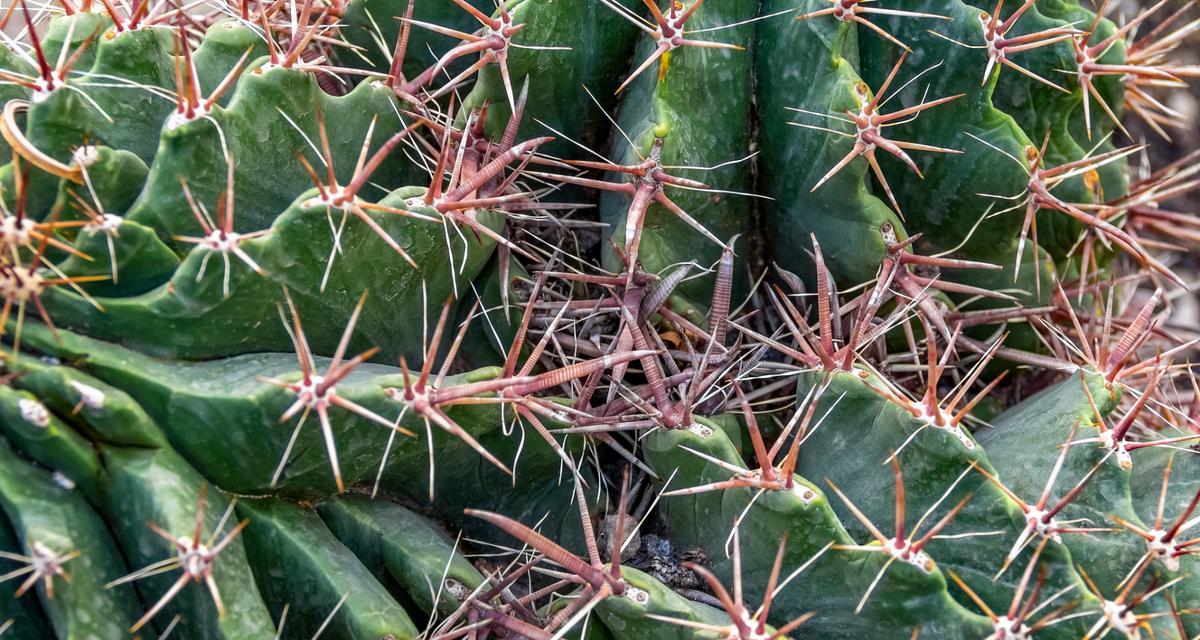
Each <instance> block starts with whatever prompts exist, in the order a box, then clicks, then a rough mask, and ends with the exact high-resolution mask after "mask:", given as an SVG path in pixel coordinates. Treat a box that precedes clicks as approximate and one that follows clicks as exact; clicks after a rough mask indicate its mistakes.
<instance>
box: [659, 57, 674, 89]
mask: <svg viewBox="0 0 1200 640" xmlns="http://www.w3.org/2000/svg"><path fill="white" fill-rule="evenodd" d="M670 66H671V52H670V51H667V52H665V53H663V54H662V57H660V58H659V59H658V81H659V82H662V81H663V79H665V78H666V77H667V67H670Z"/></svg>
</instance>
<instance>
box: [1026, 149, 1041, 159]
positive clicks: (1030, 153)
mask: <svg viewBox="0 0 1200 640" xmlns="http://www.w3.org/2000/svg"><path fill="white" fill-rule="evenodd" d="M1037 156H1038V150H1037V149H1036V148H1034V147H1025V159H1026V160H1033V159H1034V158H1037Z"/></svg>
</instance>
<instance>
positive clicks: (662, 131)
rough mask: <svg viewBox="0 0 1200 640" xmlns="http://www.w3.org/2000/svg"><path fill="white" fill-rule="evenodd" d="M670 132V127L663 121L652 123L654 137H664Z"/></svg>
mask: <svg viewBox="0 0 1200 640" xmlns="http://www.w3.org/2000/svg"><path fill="white" fill-rule="evenodd" d="M670 132H671V127H670V126H669V125H668V124H667V123H665V122H660V123H658V124H656V125H654V137H655V138H665V137H667V134H668V133H670Z"/></svg>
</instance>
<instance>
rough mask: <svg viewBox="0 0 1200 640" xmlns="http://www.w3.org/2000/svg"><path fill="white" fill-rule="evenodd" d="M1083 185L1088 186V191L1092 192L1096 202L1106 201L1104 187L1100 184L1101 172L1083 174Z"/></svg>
mask: <svg viewBox="0 0 1200 640" xmlns="http://www.w3.org/2000/svg"><path fill="white" fill-rule="evenodd" d="M1083 184H1084V185H1085V186H1087V188H1088V191H1091V192H1092V197H1093V199H1094V200H1095V201H1096V202H1103V201H1104V186H1103V185H1101V184H1100V172H1099V171H1097V170H1095V169H1092V170H1091V171H1088V172H1087V173H1085V174H1083Z"/></svg>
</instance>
